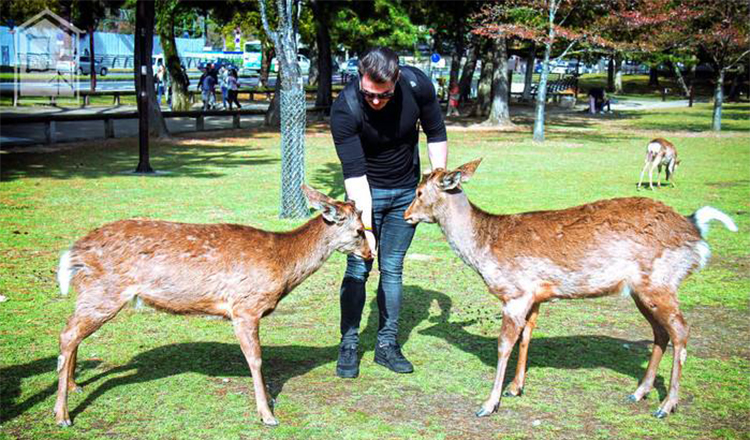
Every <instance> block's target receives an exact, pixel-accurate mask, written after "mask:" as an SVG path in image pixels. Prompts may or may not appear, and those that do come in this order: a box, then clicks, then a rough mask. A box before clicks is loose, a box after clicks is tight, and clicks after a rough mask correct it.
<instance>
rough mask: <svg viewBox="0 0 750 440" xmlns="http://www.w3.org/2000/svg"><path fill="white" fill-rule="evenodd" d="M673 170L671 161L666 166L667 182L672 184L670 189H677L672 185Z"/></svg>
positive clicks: (673, 163)
mask: <svg viewBox="0 0 750 440" xmlns="http://www.w3.org/2000/svg"><path fill="white" fill-rule="evenodd" d="M674 169H675V161H674V160H672V161H670V162H669V165H668V166H667V182H669V183H671V184H672V188H677V185H675V184H674Z"/></svg>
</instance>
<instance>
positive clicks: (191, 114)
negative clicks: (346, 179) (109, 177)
mask: <svg viewBox="0 0 750 440" xmlns="http://www.w3.org/2000/svg"><path fill="white" fill-rule="evenodd" d="M327 109H328V107H322V106H316V107H310V108H308V109H307V111H308V112H309V113H315V112H322V111H325V110H327ZM161 114H162V116H163V117H164V118H195V130H196V131H204V130H205V119H206V117H229V116H231V117H232V128H241V126H240V118H241V117H242V116H248V115H265V114H266V109H239V110H206V111H202V110H188V111H162V112H161ZM118 119H119V120H122V119H138V112H137V111H130V112H119V113H96V114H62V115H57V114H55V115H19V114H15V115H7V114H6V115H2V116H0V124H3V125H6V124H7V125H20V124H44V138H45V142H46V143H47V144H55V143H57V130H56V129H57V127H56V124H57V123H58V122H85V121H102V122H104V138H105V139H110V138H114V137H115V126H114V121H115V120H118Z"/></svg>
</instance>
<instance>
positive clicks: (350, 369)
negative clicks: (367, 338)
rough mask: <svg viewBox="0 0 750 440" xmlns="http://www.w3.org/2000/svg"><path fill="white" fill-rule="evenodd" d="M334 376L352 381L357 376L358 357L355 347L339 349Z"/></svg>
mask: <svg viewBox="0 0 750 440" xmlns="http://www.w3.org/2000/svg"><path fill="white" fill-rule="evenodd" d="M336 376H338V377H341V378H344V379H354V378H355V377H357V376H359V357H358V356H357V346H356V345H349V346H346V347H339V360H338V362H337V363H336Z"/></svg>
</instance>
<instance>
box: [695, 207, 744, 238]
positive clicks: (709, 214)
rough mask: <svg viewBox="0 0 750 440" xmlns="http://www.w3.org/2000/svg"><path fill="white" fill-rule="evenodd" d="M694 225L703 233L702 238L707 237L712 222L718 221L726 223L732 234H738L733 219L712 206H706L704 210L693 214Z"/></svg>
mask: <svg viewBox="0 0 750 440" xmlns="http://www.w3.org/2000/svg"><path fill="white" fill-rule="evenodd" d="M692 217H693V223H695V227H696V228H698V231H700V233H701V237H705V236H706V234H707V233H708V226H709V222H710V221H711V220H718V221H720V222H722V223H724V226H726V228H727V229H729V230H730V231H732V232H737V225H735V224H734V221H732V219H731V218H729V216H728V215H726V214H724V213H723V212H721V211H719V210H718V209H716V208H712V207H710V206H704V207H703V208H701V209H699V210H697V211H695V213H694V214H693V216H692Z"/></svg>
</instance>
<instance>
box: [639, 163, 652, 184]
mask: <svg viewBox="0 0 750 440" xmlns="http://www.w3.org/2000/svg"><path fill="white" fill-rule="evenodd" d="M649 165H651V163H650V162H649V161H648V159H646V163H645V164H643V169H642V170H641V178H640V179H638V187H637V188H638V189H639V190H640V189H641V184H642V183H643V175H644V174H645V173H646V169H647V168H648V166H649Z"/></svg>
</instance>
